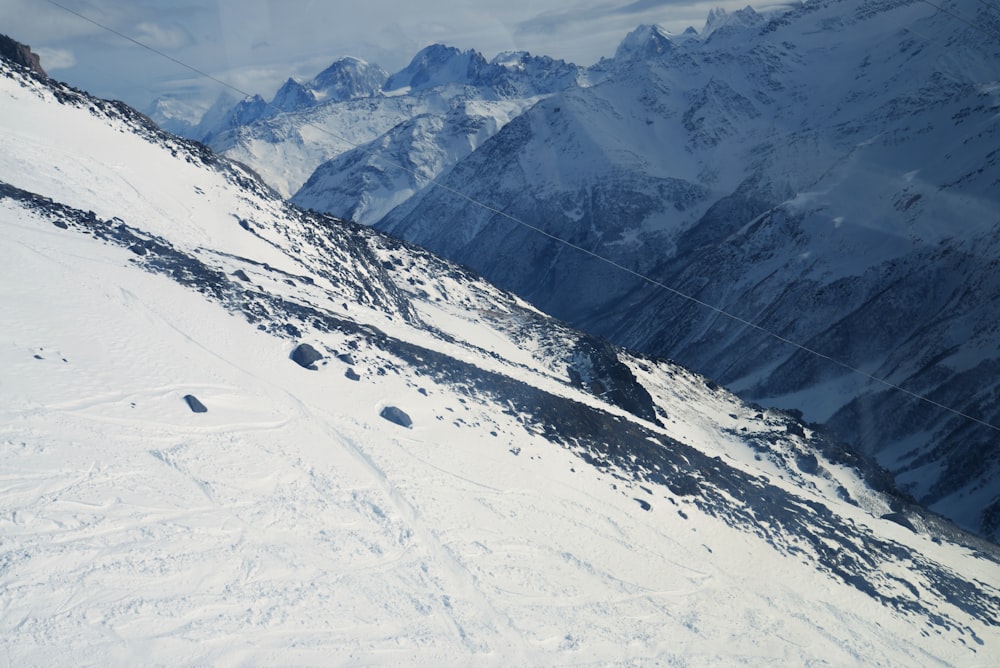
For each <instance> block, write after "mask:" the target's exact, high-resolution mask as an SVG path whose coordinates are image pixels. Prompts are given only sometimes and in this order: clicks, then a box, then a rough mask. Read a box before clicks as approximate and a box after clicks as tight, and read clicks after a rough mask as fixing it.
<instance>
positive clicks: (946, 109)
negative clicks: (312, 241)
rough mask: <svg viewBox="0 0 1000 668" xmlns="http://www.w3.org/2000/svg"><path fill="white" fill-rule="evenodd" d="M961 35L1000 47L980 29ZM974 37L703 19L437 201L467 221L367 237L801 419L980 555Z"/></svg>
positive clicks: (988, 373) (481, 164)
mask: <svg viewBox="0 0 1000 668" xmlns="http://www.w3.org/2000/svg"><path fill="white" fill-rule="evenodd" d="M966 9H967V10H968V12H967V13H968V14H969V15H970V16H972V15H973V14H974V15H975V18H976V20H977V21H981V22H982V25H983V26H987V27H990V26H993V27H990V28H989V29H990V30H994V31H996V28H995V26H996V25H997V20H998V19H997V17H996V15H995V14H991V13H990V12H989V10H988V8H985V7H978V8H976V7H973V8H966ZM987 33H988V31H979V30H977V29H975V26H969V25H968V24H966V23H963V22H961V21H959V20H956V19H955V18H954V17H952V16H950V15H948V14H946V13H944V12H940V11H938V10H936V9H935V8H933V7H930V6H928V5H926V4H923V3H916V2H903V3H899V2H856V1H853V0H851V1H848V0H844V1H839V2H832V1H831V2H814V3H808V4H805V5H801V6H799V7H796V8H794V9H792V10H789V11H783V12H780V13H778V14H774V15H770V16H767V17H765V16H762V15H761V14H759V13H757V12H755V11H753V10H752V9H749V8H747V9H745V10H741V11H740V12H735V13H733V14H726V13H724V12H715V13H713V14H712V15H711V16H710V17H709V21H708V22H707V24H706V26H705V28H704V29H703V31H702V32H701V34H700V35H698V36H692V35H690V34H685V35H682V36H679V37H678V38H672V37H670V36H667V35H665V34H664V33H663V32H662V31H659V30H656V29H653V28H650V27H648V26H644V27H641V28H640V29H638V30H637V31H636V32H634V33H633V34H632V35H630V36H629V37H628V38H627V39H626V40H625V41H624V42H623V44H622V47H621V48H620V49H619V52H618V54H617V55H616V58H615V60H614V61H613V62H605V63H602V67H603V68H604V69H605V70H606V71H609V72H611V74H610V76H609V79H608V80H607V81H605V82H603V83H601V84H599V85H596V86H593V87H591V88H586V89H576V90H571V91H567V92H565V93H562V94H560V95H558V96H555V97H552V98H549V99H547V100H545V101H544V102H541V103H539V104H538V105H536V106H535V107H534V108H532V109H531V110H530V111H528V112H526V113H525V114H524V115H522V116H521V117H519V118H517V119H516V120H515V121H514V122H512V123H510V124H509V125H508V126H506V127H505V128H504V129H503V130H502V131H500V132H499V133H497V135H496V136H495V137H493V138H491V139H490V140H489V141H488V142H486V143H485V144H484V145H483V146H482V147H481V148H480V149H479V150H477V151H475V152H474V153H472V154H471V155H469V156H468V157H467V158H465V159H464V160H463V161H461V162H460V163H458V164H457V165H455V166H454V168H452V169H451V170H450V171H449V172H448V173H447V174H446V175H445V176H443V177H442V183H443V184H444V185H445V186H446V188H448V189H453V190H455V191H458V192H461V193H463V194H464V195H466V196H468V197H469V198H470V199H471V200H476V201H477V202H481V203H485V204H486V205H487V206H488V207H490V208H489V209H484V208H482V207H480V206H478V205H476V204H474V203H472V202H471V201H470V200H469V199H462V198H456V197H454V196H453V195H451V194H450V193H449V191H448V190H445V189H438V190H426V191H424V192H422V193H420V194H418V195H416V196H415V197H413V198H412V199H411V200H409V201H407V202H405V203H403V204H402V205H400V206H399V207H397V208H396V209H395V210H394V211H392V212H390V213H389V214H388V215H387V216H386V217H385V218H384V219H383V220H382V221H380V222H379V223H378V224H377V226H378V227H380V228H381V229H385V230H388V231H390V232H393V233H394V234H398V235H401V236H403V237H405V238H407V239H410V240H412V241H416V242H418V243H420V244H423V245H425V246H427V247H428V248H430V249H432V250H434V251H436V252H439V253H441V254H444V255H446V256H447V257H450V258H453V259H455V260H457V261H460V262H462V263H465V264H468V265H469V266H472V267H474V268H475V269H477V270H478V271H481V272H482V273H483V274H484V275H485V276H487V277H489V278H490V279H492V280H494V281H496V282H497V283H498V284H499V285H501V286H502V287H505V288H507V289H511V290H514V291H515V292H517V293H518V294H520V295H522V296H524V297H526V298H528V299H529V300H531V301H532V303H535V304H537V305H539V306H540V307H541V308H543V309H545V310H547V311H549V312H551V313H553V314H555V315H557V316H559V317H562V318H565V319H566V320H568V321H569V322H571V323H573V324H575V325H577V326H580V327H583V328H585V329H587V330H588V331H591V332H594V333H597V334H600V335H603V336H607V337H608V338H610V339H612V340H614V341H616V342H618V343H621V344H625V345H629V346H632V347H635V348H638V349H642V350H645V351H648V352H652V353H655V354H660V355H669V356H670V357H672V358H675V359H678V360H681V361H683V363H685V364H689V365H691V366H692V367H693V368H695V369H697V370H698V371H700V372H702V373H705V374H707V375H710V376H712V377H715V378H717V379H719V380H721V381H722V382H724V383H726V384H727V385H729V386H731V387H734V388H735V389H737V390H738V391H740V392H741V394H742V395H743V396H744V397H747V398H750V399H753V400H756V401H761V402H764V403H766V404H769V405H779V406H785V407H797V408H800V409H801V410H803V412H804V413H805V416H806V418H807V419H809V420H812V421H819V422H824V423H826V424H828V425H829V426H830V427H832V428H834V429H835V430H836V432H837V433H838V434H839V435H840V436H841V437H842V438H844V439H845V440H847V441H848V442H851V443H853V444H854V445H855V446H856V447H857V448H859V449H860V450H862V451H865V452H868V453H871V454H873V455H875V456H877V457H878V458H879V460H880V461H881V462H882V463H883V464H884V465H885V466H886V467H888V468H889V469H890V470H891V471H892V472H893V473H894V474H895V475H896V476H897V477H898V480H899V482H900V484H901V485H903V486H904V488H905V489H907V490H908V491H909V492H911V493H912V494H913V495H915V496H916V497H917V498H919V499H920V500H921V501H923V502H925V503H927V504H929V505H930V506H931V507H932V508H934V509H935V510H937V511H939V512H941V513H943V514H945V515H947V516H948V517H951V518H953V519H955V520H957V521H959V522H960V523H961V524H963V525H964V526H966V527H968V528H971V529H974V530H976V531H979V532H981V533H982V534H983V535H985V536H990V537H992V539H994V540H997V539H1000V534H997V530H998V528H1000V524H998V521H1000V520H998V517H1000V491H998V490H997V488H996V485H995V484H993V483H992V482H991V481H994V480H996V478H997V476H998V475H1000V438H998V431H997V430H996V429H995V428H994V427H990V426H987V425H984V424H983V423H987V424H988V425H998V424H1000V408H998V406H1000V403H998V401H997V398H998V391H1000V387H998V385H997V379H996V375H995V373H993V371H992V370H993V369H995V368H996V366H997V364H998V363H1000V331H998V330H997V328H996V326H995V324H994V323H996V322H997V321H998V319H1000V302H998V297H997V295H1000V291H998V287H1000V286H998V285H997V281H996V278H995V273H996V272H995V267H996V266H997V265H998V264H1000V254H998V251H1000V249H998V246H997V243H996V230H997V226H998V225H1000V217H998V216H1000V213H998V212H1000V197H998V194H997V193H998V192H1000V189H998V188H997V184H998V183H1000V153H998V152H997V150H996V146H997V137H998V132H1000V126H998V123H997V111H998V109H1000V88H998V86H997V82H996V71H997V69H998V66H1000V46H998V43H997V41H996V40H995V39H992V38H991V37H990V36H989V34H987ZM497 211H503V212H504V213H506V214H510V215H511V216H513V217H515V218H517V219H519V220H521V221H524V222H526V223H527V224H528V225H530V226H534V227H536V228H539V229H541V230H543V231H545V232H546V233H548V234H552V235H554V236H558V237H560V238H561V239H565V240H567V241H569V242H571V243H572V244H574V245H576V246H578V247H579V249H582V250H583V251H584V252H581V251H580V250H578V249H571V248H567V247H566V246H564V245H562V244H559V243H556V242H554V241H553V240H551V239H549V238H546V237H544V236H541V235H539V234H538V233H537V232H535V231H533V230H531V229H529V228H528V227H525V226H520V225H518V224H517V223H515V222H513V221H511V220H510V219H508V218H505V217H504V216H502V215H499V214H497V213H496V212H497ZM586 251H593V252H596V253H598V254H600V255H601V256H603V257H606V258H609V259H611V260H612V261H614V262H616V263H618V264H621V265H623V266H625V267H627V268H629V269H631V270H634V271H637V272H640V273H642V274H644V275H646V276H648V277H650V278H652V279H653V280H654V281H657V282H659V283H660V284H661V285H662V286H669V287H670V288H673V289H675V290H677V291H680V292H681V293H683V294H684V295H687V296H689V297H693V298H695V299H697V300H699V301H701V302H703V303H705V304H709V305H712V306H715V307H718V308H720V309H723V310H724V311H726V312H727V313H730V314H732V315H735V316H736V317H737V318H738V319H733V318H730V317H727V316H725V315H723V314H721V313H719V312H718V311H716V310H713V309H710V308H706V307H705V306H704V305H702V304H698V303H695V302H693V301H690V300H687V299H683V298H680V297H679V296H678V295H677V294H674V293H672V292H671V291H670V290H666V289H662V288H658V287H655V286H653V285H650V284H649V283H647V282H644V281H641V280H639V279H637V278H636V277H635V276H634V275H629V274H627V273H625V272H621V271H620V270H616V269H613V268H611V267H610V266H609V265H607V264H604V263H602V262H600V261H597V260H595V259H594V258H593V257H592V256H590V255H588V254H587V252H586ZM747 322H751V323H754V324H755V325H759V326H760V327H763V328H764V329H766V330H768V331H770V332H773V333H775V334H777V335H778V336H779V337H782V338H785V339H789V340H791V341H795V342H798V343H800V344H802V345H804V346H806V347H808V348H810V349H812V350H814V351H816V352H818V353H820V355H821V356H817V355H815V354H812V353H807V352H805V351H803V350H801V349H800V348H796V347H794V346H790V345H788V344H787V343H785V342H784V341H782V340H781V339H780V338H776V337H773V336H768V335H764V334H762V333H761V332H760V331H759V330H757V329H754V328H752V327H748V326H747V324H746V323H747ZM822 356H826V357H828V358H832V359H834V360H837V361H839V362H841V363H843V364H845V365H848V366H850V367H853V368H854V369H856V370H859V371H861V372H862V374H860V375H859V374H858V373H856V372H855V371H850V370H848V369H846V368H845V367H844V366H842V365H838V364H834V363H830V362H829V361H828V360H826V361H825V360H824V359H823V357H822ZM863 374H870V375H873V376H876V377H878V378H880V379H884V380H885V381H887V382H888V383H890V384H892V385H896V386H900V387H902V388H904V390H905V391H904V392H903V393H900V392H899V390H896V389H890V388H889V387H887V386H886V385H885V384H882V383H878V382H874V381H872V380H871V379H870V378H868V377H866V376H865V375H863ZM906 391H908V392H910V393H916V394H919V395H921V396H924V397H927V398H928V399H930V400H931V402H934V403H927V402H926V401H917V400H914V398H913V397H912V396H910V395H908V394H906ZM935 403H936V404H943V405H944V406H947V407H950V408H953V409H956V410H957V411H959V412H960V413H963V414H965V415H966V416H968V417H971V418H973V420H969V419H968V417H962V416H959V415H956V414H955V413H953V412H949V411H947V410H941V409H940V407H939V406H936V405H935ZM976 420H979V421H981V422H977V421H976Z"/></svg>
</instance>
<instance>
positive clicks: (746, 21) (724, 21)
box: [701, 5, 765, 37]
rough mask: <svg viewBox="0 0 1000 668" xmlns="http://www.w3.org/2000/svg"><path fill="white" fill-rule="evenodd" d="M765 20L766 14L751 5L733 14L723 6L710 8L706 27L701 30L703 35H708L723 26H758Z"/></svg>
mask: <svg viewBox="0 0 1000 668" xmlns="http://www.w3.org/2000/svg"><path fill="white" fill-rule="evenodd" d="M764 20H765V19H764V16H763V15H762V14H760V13H759V12H758V11H757V10H755V9H754V8H753V7H751V6H750V5H747V6H746V7H744V8H743V9H737V10H736V11H735V12H733V13H731V14H730V13H729V12H727V11H726V10H725V9H723V8H722V7H716V8H715V9H711V10H709V12H708V17H707V18H706V19H705V27H704V28H702V30H701V36H702V37H708V36H709V35H711V34H712V33H715V32H718V31H719V30H720V29H723V28H727V29H739V28H749V27H752V26H757V25H760V24H761V23H763V22H764Z"/></svg>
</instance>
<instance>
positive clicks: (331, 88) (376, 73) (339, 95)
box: [305, 56, 389, 101]
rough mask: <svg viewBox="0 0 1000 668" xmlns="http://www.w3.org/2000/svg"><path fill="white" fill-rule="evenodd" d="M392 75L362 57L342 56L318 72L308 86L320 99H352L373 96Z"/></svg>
mask: <svg viewBox="0 0 1000 668" xmlns="http://www.w3.org/2000/svg"><path fill="white" fill-rule="evenodd" d="M388 78H389V73H388V72H386V71H385V70H384V69H382V68H381V67H379V66H378V65H375V64H373V63H369V62H367V61H365V60H362V59H361V58H355V57H353V56H343V57H341V58H338V59H337V60H335V61H333V63H331V64H330V66H329V67H327V68H326V69H325V70H323V71H322V72H320V73H319V74H317V75H316V76H315V77H314V78H313V79H312V81H310V82H309V83H308V84H306V86H305V87H306V88H308V89H309V90H311V91H312V93H313V95H314V96H315V98H316V99H317V100H337V101H344V100H351V99H354V98H359V97H370V96H372V95H376V94H378V93H379V92H380V91H381V90H382V86H383V84H385V81H386V79H388Z"/></svg>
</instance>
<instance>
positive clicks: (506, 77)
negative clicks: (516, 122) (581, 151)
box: [154, 44, 587, 222]
mask: <svg viewBox="0 0 1000 668" xmlns="http://www.w3.org/2000/svg"><path fill="white" fill-rule="evenodd" d="M586 79H587V77H586V76H585V72H584V70H583V69H582V68H580V67H577V66H576V65H572V64H570V63H566V62H564V61H561V60H554V59H552V58H548V57H545V56H532V55H530V54H528V53H525V52H509V53H502V54H500V55H498V56H497V57H496V58H494V59H493V60H492V61H487V60H486V59H485V58H483V56H482V55H481V54H479V53H478V52H476V51H460V50H458V49H456V48H454V47H448V46H444V45H441V44H435V45H431V46H428V47H426V48H425V49H422V50H421V51H420V52H419V53H417V55H415V56H414V57H413V59H412V61H411V62H410V64H409V65H407V67H405V68H404V69H403V70H401V71H399V72H397V73H395V74H393V75H392V76H389V75H388V74H387V73H386V72H385V71H384V70H382V69H381V68H380V67H378V66H377V65H371V64H368V63H366V62H364V61H362V60H358V59H356V58H342V59H339V60H337V61H336V62H334V63H333V64H332V65H331V66H330V67H328V68H327V69H326V70H324V71H323V72H321V73H320V74H318V75H316V77H314V78H313V79H312V80H311V81H309V82H306V83H299V82H297V81H295V80H294V79H289V80H288V81H286V82H285V84H284V85H283V86H282V87H281V88H280V89H279V90H278V92H277V93H276V94H275V95H274V97H273V98H272V100H271V102H266V101H265V100H264V98H263V97H261V96H260V95H255V96H251V97H249V98H247V99H245V100H243V101H242V102H240V103H238V104H233V103H230V104H229V107H228V112H227V113H226V114H225V115H222V116H220V115H219V114H218V113H216V114H215V115H214V117H213V118H212V119H209V117H208V116H206V118H205V119H203V120H202V122H201V123H200V124H198V125H197V126H196V127H193V128H192V129H189V130H187V131H183V132H181V133H180V134H181V135H182V136H185V137H189V138H192V139H197V140H199V141H202V142H204V143H206V144H208V145H209V146H211V147H212V148H213V149H215V150H216V151H218V152H220V153H223V154H225V155H227V156H228V157H231V158H233V159H236V160H239V161H240V162H243V163H244V164H247V165H249V166H250V167H252V168H253V169H254V170H255V171H257V172H258V173H259V174H261V176H263V177H264V179H265V180H266V181H267V182H268V183H269V184H270V185H271V186H272V187H274V188H276V189H277V190H278V191H279V192H280V193H281V194H283V195H286V196H291V195H293V194H297V191H299V190H300V188H303V186H304V185H305V184H306V182H307V180H308V179H309V178H310V177H312V176H315V178H314V180H313V182H312V183H310V185H309V187H308V188H306V189H305V190H304V192H303V193H302V194H301V196H300V200H301V202H302V203H307V204H306V206H313V207H314V208H316V209H317V210H319V211H326V212H330V213H334V214H336V215H340V216H348V215H358V216H359V217H361V218H363V219H364V221H365V222H375V221H376V220H377V219H378V218H380V217H381V216H382V215H383V214H385V213H386V212H387V211H388V210H389V209H391V208H392V207H393V206H395V205H396V204H398V203H400V202H402V201H404V200H405V199H407V198H408V197H410V196H411V195H412V194H413V193H414V192H417V191H418V190H419V189H420V188H422V187H423V186H424V185H426V183H427V181H428V180H429V179H431V178H434V177H435V176H437V175H438V174H439V173H440V171H441V170H442V169H443V168H444V167H447V166H450V165H452V164H454V163H455V162H456V161H457V160H458V159H460V158H462V157H464V156H465V155H467V154H468V153H469V152H470V151H472V150H474V149H475V148H476V146H478V145H479V144H480V143H481V142H482V141H483V140H485V139H486V138H487V137H488V136H490V135H492V134H493V133H495V132H496V131H497V130H498V129H499V128H500V127H502V126H503V125H504V124H505V123H507V122H508V121H509V120H510V119H511V118H513V117H514V116H516V115H517V114H520V113H521V112H522V111H524V110H525V109H527V108H528V107H530V106H531V105H532V104H534V103H535V102H537V101H538V99H540V98H541V97H543V96H546V95H550V94H552V93H554V92H556V91H559V90H563V89H565V88H567V87H570V86H575V85H577V84H578V83H579V82H581V81H584V80H586ZM154 120H158V119H154ZM164 127H167V126H164ZM169 127H171V128H175V129H181V130H183V128H182V127H180V126H177V125H171V126H169ZM418 135H419V137H418ZM348 153H351V154H350V155H348ZM366 156H368V157H366ZM430 156H434V158H433V160H432V159H431V157H430ZM331 160H334V161H336V162H334V163H331V164H330V165H326V164H324V163H326V162H328V161H331ZM399 164H402V165H404V166H409V167H413V168H416V171H417V172H418V173H406V172H403V173H401V174H391V175H390V174H389V172H391V171H398V167H397V166H396V165H399ZM317 169H319V170H320V171H321V173H317V174H314V172H316V171H317ZM340 174H343V176H335V175H340ZM359 187H360V188H362V190H356V188H359ZM349 193H353V194H352V195H350V196H347V194H349ZM349 212H350V213H349Z"/></svg>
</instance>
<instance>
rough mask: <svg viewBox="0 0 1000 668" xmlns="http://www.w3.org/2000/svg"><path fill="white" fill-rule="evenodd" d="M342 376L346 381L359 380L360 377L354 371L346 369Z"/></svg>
mask: <svg viewBox="0 0 1000 668" xmlns="http://www.w3.org/2000/svg"><path fill="white" fill-rule="evenodd" d="M344 376H345V377H346V378H347V380H361V376H359V375H358V373H357V372H356V371H355V370H354V369H348V370H347V371H346V372H344Z"/></svg>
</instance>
